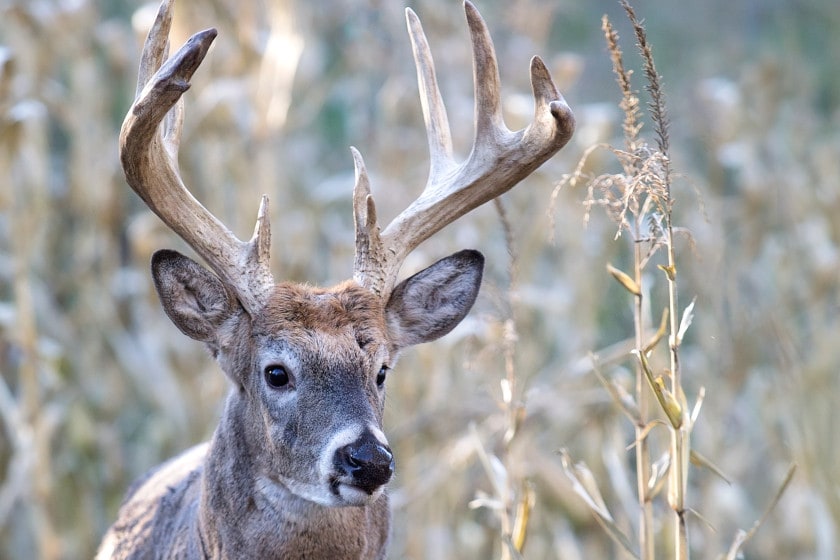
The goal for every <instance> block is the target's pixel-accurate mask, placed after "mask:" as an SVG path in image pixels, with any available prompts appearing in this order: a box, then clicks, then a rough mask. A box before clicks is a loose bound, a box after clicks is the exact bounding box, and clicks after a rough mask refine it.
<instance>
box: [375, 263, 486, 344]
mask: <svg viewBox="0 0 840 560" xmlns="http://www.w3.org/2000/svg"><path fill="white" fill-rule="evenodd" d="M483 271H484V256H483V255H482V254H481V253H479V252H478V251H473V250H465V251H460V252H458V253H455V254H454V255H450V256H448V257H446V258H444V259H441V260H439V261H438V262H436V263H435V264H433V265H432V266H430V267H428V268H426V269H424V270H421V271H420V272H418V273H417V274H415V275H414V276H412V277H411V278H408V279H406V280H404V281H403V282H401V283H400V284H399V285H398V286H397V287H396V288H395V289H394V291H393V292H392V294H391V297H390V299H389V300H388V304H387V305H386V308H385V314H386V319H387V321H388V329H389V331H390V335H391V339H392V341H393V342H394V344H395V345H396V346H397V347H398V348H405V347H407V346H412V345H414V344H420V343H422V342H429V341H432V340H435V339H437V338H440V337H441V336H443V335H445V334H446V333H448V332H449V331H451V330H452V329H454V328H455V326H456V325H457V324H458V323H460V322H461V320H462V319H463V318H464V317H465V316H466V315H467V313H468V312H469V310H470V309H471V308H472V306H473V304H474V303H475V298H476V297H477V296H478V289H479V287H480V286H481V277H482V274H483Z"/></svg>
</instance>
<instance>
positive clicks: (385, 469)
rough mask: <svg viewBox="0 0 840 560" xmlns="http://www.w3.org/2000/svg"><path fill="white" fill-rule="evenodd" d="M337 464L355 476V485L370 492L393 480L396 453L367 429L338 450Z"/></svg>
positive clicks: (339, 467)
mask: <svg viewBox="0 0 840 560" xmlns="http://www.w3.org/2000/svg"><path fill="white" fill-rule="evenodd" d="M335 464H336V467H337V468H338V469H339V470H340V471H342V472H344V473H345V474H347V475H350V476H351V477H352V478H353V481H352V484H353V485H354V486H357V487H359V488H361V489H362V490H364V491H365V492H367V493H368V494H372V493H373V492H374V491H375V490H376V489H377V488H379V487H380V486H382V485H383V484H385V483H387V482H388V481H389V480H391V476H392V475H393V474H394V454H393V453H391V450H390V449H389V448H388V446H387V445H385V444H383V443H382V442H380V441H379V440H378V439H376V438H375V437H374V436H373V434H371V433H370V432H367V431H366V432H364V433H363V434H362V436H361V437H360V438H359V439H357V440H356V441H354V442H353V443H351V444H349V445H345V446H344V447H342V448H341V449H339V450H338V451H336V456H335Z"/></svg>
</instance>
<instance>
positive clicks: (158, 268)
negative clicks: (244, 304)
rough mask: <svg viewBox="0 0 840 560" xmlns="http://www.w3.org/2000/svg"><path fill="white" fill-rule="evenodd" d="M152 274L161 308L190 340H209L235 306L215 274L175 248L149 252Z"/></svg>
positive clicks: (213, 338) (229, 293) (212, 340)
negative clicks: (150, 253)
mask: <svg viewBox="0 0 840 560" xmlns="http://www.w3.org/2000/svg"><path fill="white" fill-rule="evenodd" d="M152 277H153V278H154V281H155V288H156V289H157V293H158V296H159V297H160V302H161V304H163V310H164V311H166V314H167V315H168V316H169V318H170V319H171V320H172V322H173V323H175V326H176V327H178V328H179V329H180V330H181V332H182V333H184V334H185V335H187V336H188V337H190V338H192V339H194V340H198V341H200V342H206V343H213V342H214V341H215V338H216V332H217V331H218V329H219V327H220V326H221V325H222V323H224V322H225V320H227V319H228V318H229V317H230V316H231V315H232V314H234V313H236V311H237V309H238V303H237V301H236V298H235V297H234V296H233V294H232V293H231V292H230V291H229V290H228V289H227V288H226V287H225V285H224V284H223V283H222V281H221V280H219V277H218V276H216V275H215V274H213V273H211V272H209V271H208V270H206V269H205V268H204V267H202V266H201V265H199V264H198V263H197V262H195V261H193V260H192V259H190V258H188V257H185V256H184V255H182V254H181V253H179V252H178V251H172V250H170V249H164V250H161V251H157V252H156V253H155V254H154V255H153V256H152Z"/></svg>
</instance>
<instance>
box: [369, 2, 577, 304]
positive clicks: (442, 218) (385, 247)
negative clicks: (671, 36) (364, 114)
mask: <svg viewBox="0 0 840 560" xmlns="http://www.w3.org/2000/svg"><path fill="white" fill-rule="evenodd" d="M464 11H465V13H466V18H467V23H468V26H469V29H470V37H471V40H472V48H473V79H474V82H475V137H474V142H473V147H472V150H471V152H470V155H469V157H468V158H467V160H466V161H464V162H463V163H461V164H460V165H458V164H457V163H456V162H455V161H454V160H453V159H452V140H451V133H450V129H449V122H448V119H447V116H446V108H445V106H444V104H443V100H442V98H441V95H440V91H439V88H438V85H437V78H436V77H435V70H434V61H433V60H432V55H431V51H430V49H429V46H428V41H427V40H426V36H425V34H424V33H423V28H422V26H421V25H420V21H419V19H418V18H417V16H416V15H415V14H414V12H413V11H411V10H406V19H407V23H408V31H409V35H410V37H411V43H412V47H413V50H414V58H415V64H416V65H417V77H418V85H419V88H420V100H421V104H422V107H423V116H424V120H425V122H426V133H427V136H428V140H429V153H430V159H431V163H430V166H429V167H430V169H429V179H428V181H427V183H426V187H425V189H424V190H423V192H422V194H421V195H420V196H419V197H418V198H417V200H415V201H414V202H413V203H411V204H410V205H409V206H408V208H406V209H405V210H403V211H402V212H401V213H400V214H399V215H398V216H397V217H396V218H395V219H394V220H393V221H392V222H391V223H390V224H389V225H388V226H387V227H386V228H385V230H384V231H382V233H381V235H380V234H379V229H378V227H377V226H376V225H375V221H374V223H373V226H371V225H370V221H371V216H370V213H369V212H364V211H360V210H359V209H360V207H361V205H360V204H356V205H355V206H356V209H357V212H356V220H357V222H356V223H357V239H356V267H355V278H356V280H357V281H358V282H359V283H360V284H362V285H363V286H366V287H368V288H369V289H371V290H372V291H374V292H375V293H377V294H380V295H381V296H382V297H384V298H387V297H388V296H389V295H390V292H391V290H392V289H393V287H394V285H395V283H396V279H397V275H398V273H399V269H400V266H401V265H402V262H403V260H404V259H405V257H406V256H407V255H408V254H409V253H410V252H411V251H412V250H414V249H415V248H416V247H417V246H418V245H420V243H422V242H423V241H425V240H426V239H428V238H429V237H431V236H432V235H434V234H435V233H436V232H438V231H439V230H441V229H442V228H443V227H445V226H446V225H447V224H449V223H451V222H453V221H455V220H457V219H458V218H460V217H461V216H463V215H464V214H466V213H467V212H469V211H470V210H473V209H475V208H477V207H478V206H481V205H482V204H484V203H485V202H488V201H490V200H492V199H494V198H496V197H497V196H499V195H501V194H503V193H505V192H507V191H508V190H510V189H511V188H513V187H514V186H515V185H516V184H517V183H519V182H520V181H521V180H522V179H524V178H525V177H527V176H528V175H530V174H531V173H532V172H533V171H534V170H535V169H537V167H539V166H540V165H542V164H543V163H544V162H545V161H546V160H548V159H549V158H550V157H551V156H552V155H554V154H555V153H556V152H557V151H558V150H560V148H562V147H563V146H565V145H566V143H567V142H568V141H569V139H570V138H571V137H572V133H573V132H574V128H575V119H574V115H573V114H572V111H571V109H569V106H568V105H567V104H566V101H565V100H564V99H563V96H562V95H560V93H559V92H558V91H557V88H556V87H555V85H554V83H553V82H552V80H551V76H550V75H549V73H548V70H547V69H546V67H545V64H543V62H542V61H541V60H540V59H539V58H538V57H534V58H533V59H532V60H531V85H532V89H533V93H534V102H535V108H534V121H533V122H532V123H531V124H530V125H529V126H528V127H527V128H526V129H524V130H520V131H517V132H511V131H510V130H509V129H508V128H507V126H506V125H505V123H504V118H503V115H502V104H501V93H500V85H499V82H500V80H499V70H498V64H497V62H496V53H495V49H494V48H493V42H492V40H491V38H490V33H489V31H488V30H487V26H486V24H485V23H484V20H483V19H482V18H481V15H480V14H479V13H478V10H476V8H475V6H473V5H472V4H471V3H470V2H469V0H467V1H465V2H464ZM356 154H357V153H356V152H354V157H355V156H356ZM360 162H361V157H358V158H357V159H356V163H357V166H356V169H357V181H356V190H360V189H365V191H364V192H365V195H364V197H362V195H360V194H356V195H354V200H361V199H362V198H365V199H369V202H367V207H368V208H372V207H373V201H372V199H370V195H369V185H368V180H367V175H366V173H364V167H363V164H362V167H361V169H362V172H363V173H362V174H363V175H364V179H363V181H362V182H363V183H364V186H363V187H360V184H359V183H360V181H359V176H360V175H359V164H360ZM360 217H363V218H364V220H365V222H366V225H365V226H364V227H359V219H360ZM374 219H375V218H374ZM374 233H375V235H374ZM366 259H368V260H366Z"/></svg>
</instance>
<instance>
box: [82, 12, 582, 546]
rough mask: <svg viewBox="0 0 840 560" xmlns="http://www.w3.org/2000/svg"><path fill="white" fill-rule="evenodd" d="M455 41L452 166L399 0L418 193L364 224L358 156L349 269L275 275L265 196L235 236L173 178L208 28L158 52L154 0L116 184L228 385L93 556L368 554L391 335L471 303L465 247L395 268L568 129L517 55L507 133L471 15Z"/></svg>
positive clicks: (377, 508)
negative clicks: (207, 423)
mask: <svg viewBox="0 0 840 560" xmlns="http://www.w3.org/2000/svg"><path fill="white" fill-rule="evenodd" d="M465 10H466V16H467V22H468V24H469V28H470V34H471V37H472V45H473V62H474V79H475V100H476V101H475V141H474V145H473V148H472V152H471V153H470V155H469V157H468V158H467V160H466V161H465V162H463V163H460V164H459V163H456V162H455V161H454V159H453V157H452V142H451V137H450V131H449V123H448V121H447V116H446V110H445V108H444V105H443V102H442V100H441V97H440V92H439V91H438V87H437V82H436V77H435V70H434V65H433V62H432V57H431V54H430V51H429V46H428V44H427V41H426V37H425V35H424V34H423V30H422V28H421V26H420V22H419V20H418V19H417V16H416V15H415V14H414V12H412V11H411V10H407V12H406V17H407V21H408V31H409V35H410V37H411V43H412V46H413V49H414V57H415V61H416V64H417V76H418V80H419V83H420V96H421V101H422V106H423V115H424V117H425V121H426V128H427V133H428V139H429V150H430V152H431V168H430V172H429V179H428V183H427V185H426V188H425V190H424V191H423V193H422V194H421V195H420V197H419V198H418V199H417V200H416V201H415V202H414V203H412V204H411V205H410V206H409V207H408V208H407V209H406V210H404V211H403V212H402V213H401V214H400V215H399V216H397V217H396V219H394V220H393V221H392V222H391V223H390V224H389V225H388V227H386V228H385V229H384V230H383V231H382V232H381V233H380V229H379V225H378V223H377V216H376V208H375V206H374V203H373V198H372V196H371V194H370V186H369V182H368V176H367V173H366V171H365V166H364V163H363V162H362V158H361V156H360V155H359V153H358V152H357V151H356V150H352V153H353V158H354V161H355V166H356V184H355V187H354V191H353V208H354V214H355V224H356V256H355V263H354V274H353V279H352V280H348V281H346V282H344V283H342V284H339V285H338V286H336V287H334V288H330V289H315V288H310V287H305V286H300V285H294V284H289V283H279V284H275V283H274V280H273V279H272V275H271V272H270V271H269V264H268V258H269V236H270V233H269V219H268V199H267V198H266V197H263V200H262V204H261V205H260V210H259V214H258V217H257V226H256V229H255V232H254V235H253V237H252V238H251V240H250V241H248V242H243V241H240V240H239V239H238V238H236V237H235V236H234V235H233V234H232V233H231V232H230V231H229V230H228V229H227V228H226V227H225V226H224V225H223V224H222V223H221V222H220V221H219V220H218V219H216V218H215V217H214V216H213V215H212V214H210V212H208V211H207V210H206V209H205V208H204V207H203V206H202V205H201V204H200V203H199V202H198V201H197V200H196V199H195V198H193V197H192V195H191V194H190V193H189V191H188V190H187V189H186V188H185V186H184V184H183V183H182V181H181V178H180V176H179V172H178V164H177V162H176V159H177V153H178V144H179V141H180V135H181V124H182V120H183V111H182V106H183V100H182V99H181V96H182V94H183V93H184V92H185V91H186V90H187V89H188V88H189V80H190V78H191V76H192V74H193V72H195V70H196V69H197V68H198V66H199V64H200V63H201V61H202V59H203V58H204V55H205V54H206V53H207V50H208V48H209V46H210V43H212V41H213V39H214V38H215V37H216V31H215V30H213V29H209V30H206V31H202V32H200V33H197V34H196V35H194V36H193V37H191V38H190V39H189V40H188V41H187V43H186V44H185V45H184V46H183V47H182V48H181V49H180V50H179V51H178V52H177V53H176V54H175V55H174V56H173V57H171V58H170V59H169V60H165V59H166V57H167V56H168V35H169V28H170V24H171V19H172V0H163V3H162V5H161V7H160V11H159V12H158V15H157V19H156V20H155V23H154V25H153V27H152V29H151V31H150V32H149V36H148V38H147V39H146V44H145V46H144V48H143V54H142V60H141V63H140V71H139V83H138V87H137V97H136V100H135V102H134V105H133V106H132V107H131V109H130V110H129V112H128V115H127V116H126V119H125V122H124V123H123V126H122V132H121V135H120V156H121V159H122V165H123V168H124V170H125V175H126V179H127V181H128V184H129V185H131V187H132V188H133V189H134V190H135V191H136V192H137V194H138V195H140V197H141V198H142V199H143V200H144V201H145V203H146V204H147V205H148V206H149V208H151V209H152V210H153V211H154V212H155V213H156V214H157V215H158V216H159V217H160V218H161V219H162V220H163V221H164V222H165V223H166V224H167V226H169V227H170V228H171V229H172V230H173V231H174V232H176V233H177V234H178V235H179V236H181V237H182V238H183V239H184V240H185V241H186V242H187V243H188V244H189V245H190V246H191V247H192V248H193V249H194V250H195V251H196V253H198V255H199V256H201V257H202V258H203V259H204V260H205V261H206V263H207V264H208V265H209V266H210V268H211V269H212V272H211V271H208V270H206V269H205V268H203V267H202V266H200V265H199V264H197V263H196V262H194V261H192V260H191V259H189V258H187V257H185V256H183V255H181V254H179V253H176V252H175V251H168V250H165V251H159V252H157V253H156V254H155V255H154V257H153V258H152V275H153V276H154V283H155V287H156V288H157V291H158V294H159V295H160V299H161V302H162V303H163V308H164V310H165V311H166V313H167V315H168V316H169V317H170V319H172V321H173V322H174V323H175V324H176V325H177V326H178V328H179V329H180V330H181V331H183V332H184V334H186V335H187V336H189V337H191V338H193V339H195V340H198V341H200V342H203V343H205V344H206V345H207V347H208V348H209V350H210V351H211V352H212V354H213V356H214V357H215V358H216V359H217V360H218V362H219V364H220V365H221V367H222V369H223V370H224V372H225V374H226V375H227V376H228V378H229V380H230V382H231V384H232V388H231V390H230V394H229V395H228V397H227V402H226V405H225V408H224V413H223V414H222V418H221V421H220V422H219V426H218V428H217V429H216V431H215V434H214V435H213V438H212V440H211V441H210V442H209V443H207V444H204V445H200V446H197V447H195V448H193V449H191V450H189V451H187V452H185V453H184V454H182V455H180V456H178V457H176V458H174V459H172V460H170V461H169V462H167V463H165V464H163V465H161V466H159V467H157V468H156V469H154V470H153V471H151V472H150V473H149V474H147V475H146V476H145V477H143V478H142V479H141V480H140V481H138V482H137V483H135V484H134V486H133V487H132V488H131V490H130V491H129V492H128V496H127V498H126V500H125V502H124V503H123V505H122V508H121V509H120V512H119V516H118V519H117V521H116V523H115V524H114V525H113V526H112V527H111V529H110V530H109V531H108V533H107V534H106V535H105V538H104V540H103V542H102V545H101V547H100V550H99V554H98V558H99V559H106V558H236V559H245V558H255V559H256V558H259V559H269V558H284V559H293V558H312V559H330V560H334V559H349V558H384V557H385V549H386V545H387V542H388V533H389V524H390V513H389V508H388V497H387V495H386V494H385V492H384V487H385V485H386V483H387V482H388V481H389V480H390V478H391V476H392V474H393V472H394V457H393V455H392V453H391V450H390V449H389V447H388V442H387V440H386V438H385V435H384V434H383V433H382V429H381V423H382V409H383V400H384V397H385V390H384V384H385V379H386V377H387V372H388V370H389V369H391V368H392V367H393V366H394V364H395V362H396V360H397V355H398V354H399V352H400V351H401V350H402V349H404V348H406V347H408V346H412V345H414V344H419V343H421V342H427V341H430V340H434V339H436V338H439V337H441V336H443V335H444V334H446V333H448V332H449V331H450V330H452V328H454V327H455V325H457V324H458V323H459V322H460V321H461V319H463V318H464V316H465V315H466V314H467V312H468V311H469V309H470V308H471V307H472V305H473V302H474V301H475V298H476V295H477V293H478V288H479V284H480V282H481V275H482V269H483V257H482V256H481V254H480V253H478V252H477V251H461V252H459V253H456V254H454V255H451V256H449V257H447V258H445V259H442V260H441V261H439V262H437V263H435V264H433V265H432V266H430V267H429V268H427V269H425V270H423V271H421V272H419V273H418V274H415V275H414V276H412V277H410V278H408V279H407V280H404V281H403V282H401V283H400V284H397V283H396V279H397V275H398V272H399V269H400V265H401V264H402V262H403V260H404V259H405V257H406V256H407V255H408V254H409V253H410V252H411V251H412V250H413V249H414V248H415V247H417V245H419V244H420V243H421V242H423V241H424V240H426V239H427V238H428V237H429V236H431V235H432V234H434V233H435V232H437V231H438V230H440V229H441V228H443V227H444V226H445V225H447V224H448V223H450V222H452V221H454V220H456V219H457V218H459V217H460V216H462V215H464V214H465V213H467V212H469V211H470V210H472V209H473V208H476V207H478V206H480V205H481V204H484V203H485V202H487V201H489V200H491V199H493V198H495V197H497V196H499V195H500V194H502V193H504V192H506V191H508V190H509V189H510V188H511V187H513V186H514V185H516V184H517V183H518V182H519V181H520V180H522V179H523V178H524V177H526V176H527V175H528V174H530V173H531V172H532V171H534V170H535V169H536V168H537V167H539V166H540V165H541V164H542V163H543V162H544V161H546V160H547V159H548V158H550V157H551V156H552V155H553V154H554V153H555V152H557V150H559V149H560V148H561V147H562V146H563V145H565V144H566V142H567V141H568V140H569V138H570V137H571V135H572V131H573V129H574V117H573V116H572V113H571V111H570V110H569V107H568V106H567V105H566V102H565V101H564V100H563V97H562V96H561V95H560V94H559V93H558V92H557V89H556V87H555V86H554V84H553V82H552V81H551V77H550V76H549V74H548V71H547V70H546V67H545V65H544V64H543V62H542V61H541V60H540V59H539V58H536V57H535V58H534V59H533V60H532V61H531V83H532V85H533V92H534V100H535V104H536V109H535V113H534V121H533V123H532V124H531V125H530V126H528V128H526V129H525V130H522V131H518V132H511V131H510V130H508V129H507V127H506V126H505V124H504V121H503V118H502V107H501V102H500V98H499V73H498V69H497V66H496V58H495V53H494V50H493V45H492V42H491V40H490V36H489V34H488V31H487V28H486V26H485V24H484V21H483V20H482V19H481V16H480V15H479V14H478V12H477V11H476V9H475V8H474V7H473V5H472V4H470V3H469V2H467V3H466V4H465Z"/></svg>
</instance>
